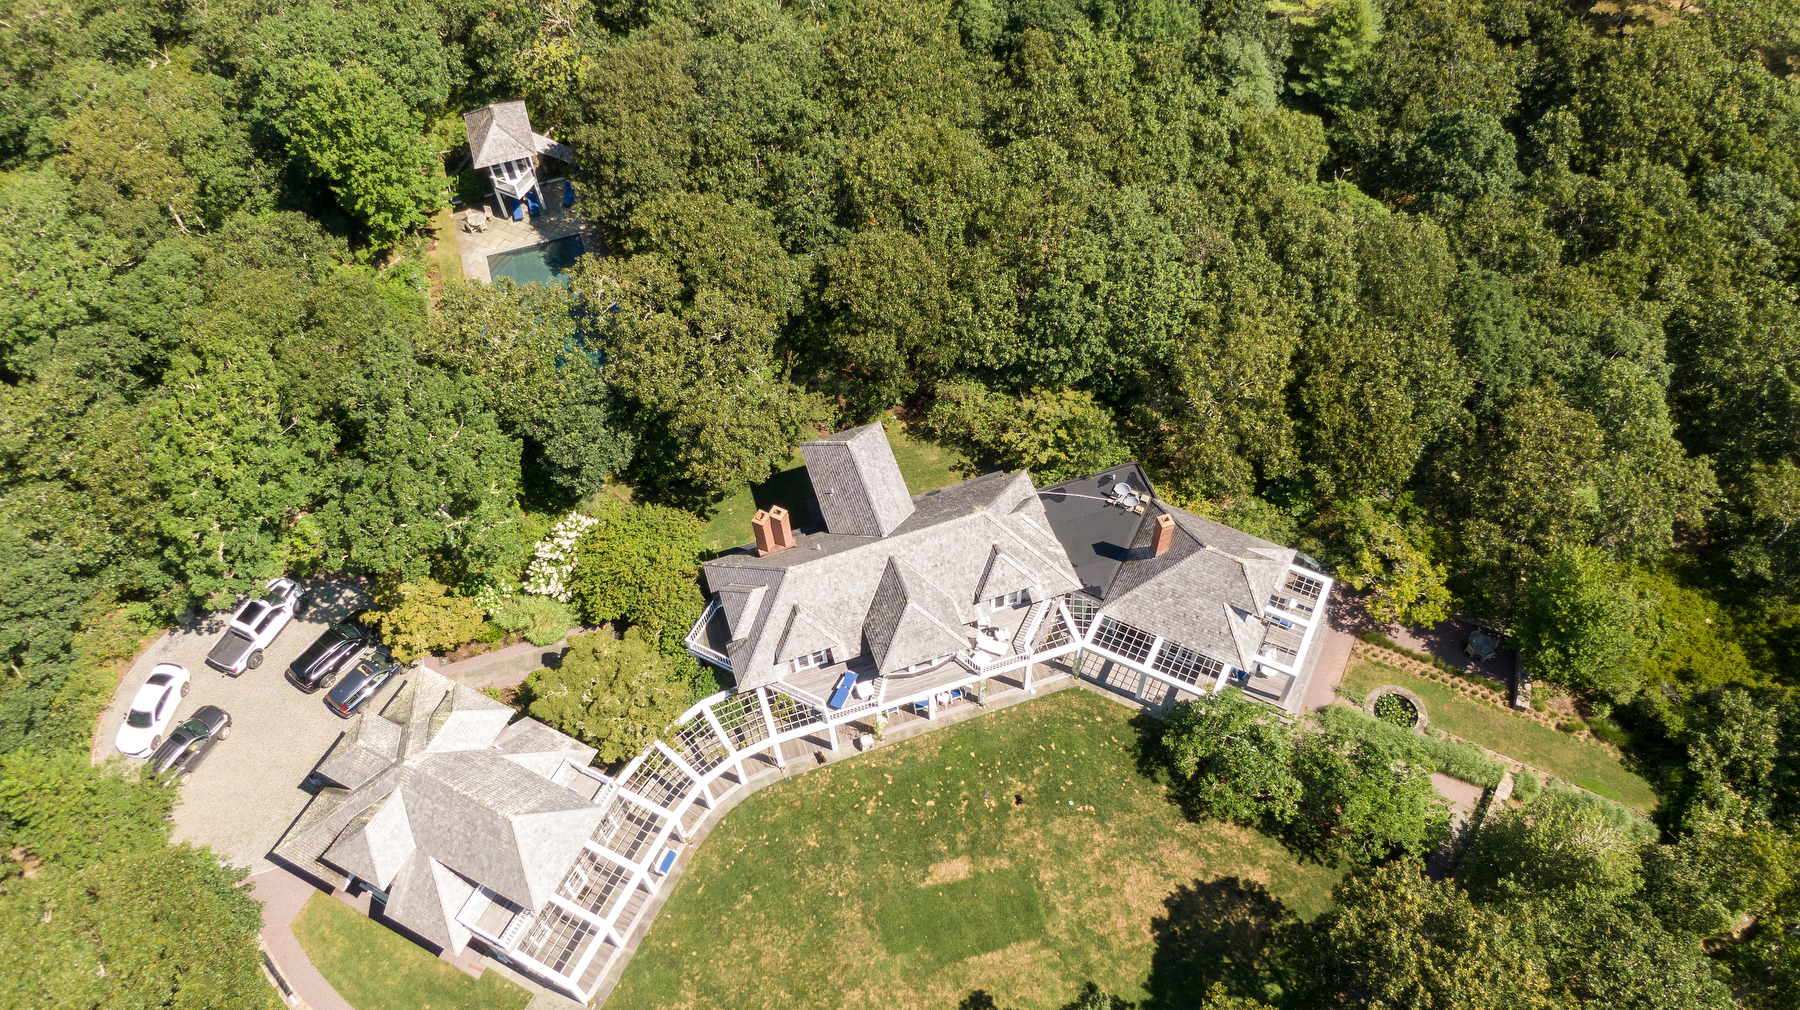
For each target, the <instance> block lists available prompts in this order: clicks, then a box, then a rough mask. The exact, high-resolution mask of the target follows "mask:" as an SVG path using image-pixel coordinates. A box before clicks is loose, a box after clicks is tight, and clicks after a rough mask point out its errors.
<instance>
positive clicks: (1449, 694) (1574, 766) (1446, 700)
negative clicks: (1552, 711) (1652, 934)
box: [1344, 659, 1656, 810]
mask: <svg viewBox="0 0 1800 1010" xmlns="http://www.w3.org/2000/svg"><path fill="white" fill-rule="evenodd" d="M1385 684H1392V685H1396V686H1400V687H1405V688H1407V689H1408V690H1410V691H1412V692H1413V693H1415V694H1417V695H1418V696H1419V697H1420V698H1422V699H1424V702H1425V705H1426V707H1427V709H1428V710H1429V711H1430V713H1431V724H1432V726H1433V727H1434V728H1436V729H1440V730H1443V731H1444V732H1446V733H1450V734H1452V735H1455V736H1458V737H1461V738H1462V739H1464V740H1467V741H1469V742H1470V743H1474V744H1479V745H1481V746H1483V747H1486V748H1487V749H1489V750H1491V751H1493V752H1495V753H1497V754H1503V755H1505V756H1507V757H1510V758H1512V759H1514V760H1516V761H1520V762H1523V763H1525V764H1527V765H1530V766H1532V767H1534V768H1538V769H1541V770H1543V771H1546V772H1549V773H1550V774H1552V775H1555V776H1557V777H1558V778H1561V779H1564V780H1566V781H1569V782H1573V783H1574V784H1576V785H1578V786H1580V787H1582V788H1583V789H1588V790H1592V791H1593V792H1595V793H1598V794H1599V795H1601V796H1605V797H1607V798H1608V799H1612V800H1616V801H1618V802H1620V803H1623V804H1625V805H1627V806H1630V807H1634V808H1636V809H1638V810H1649V809H1650V808H1651V807H1654V806H1655V805H1656V793H1655V792H1654V791H1653V790H1652V789H1651V788H1650V784H1649V783H1648V782H1645V781H1644V780H1643V779H1642V778H1640V777H1639V776H1638V775H1636V774H1634V773H1633V772H1632V771H1631V770H1630V769H1628V768H1626V767H1625V765H1624V763H1623V762H1621V761H1620V760H1619V757H1618V755H1617V754H1615V753H1614V752H1613V751H1612V750H1611V749H1610V748H1608V747H1605V746H1603V745H1601V744H1599V743H1594V742H1590V741H1587V740H1580V739H1576V738H1575V737H1573V736H1570V735H1569V734H1567V733H1563V732H1560V731H1558V730H1556V729H1554V728H1552V727H1550V726H1546V725H1543V724H1542V723H1541V722H1539V721H1538V720H1536V719H1533V718H1531V717H1529V716H1527V715H1525V714H1523V713H1519V712H1515V711H1512V710H1511V709H1509V708H1503V707H1501V706H1499V705H1496V704H1494V703H1493V702H1492V701H1491V700H1489V699H1487V698H1484V697H1472V696H1470V695H1469V694H1468V693H1467V692H1464V691H1459V690H1457V689H1456V688H1455V687H1454V686H1452V685H1450V684H1444V683H1440V682H1438V681H1435V680H1430V679H1428V678H1426V677H1422V676H1419V675H1417V674H1414V673H1409V672H1407V671H1405V670H1401V669H1399V668H1397V667H1394V666H1389V665H1387V664H1385V663H1377V662H1373V661H1371V660H1368V659H1358V660H1353V661H1352V662H1351V664H1350V669H1349V671H1348V672H1346V673H1345V674H1344V687H1345V688H1347V689H1348V690H1349V691H1351V692H1367V691H1371V690H1373V689H1375V688H1377V687H1380V686H1382V685H1385Z"/></svg>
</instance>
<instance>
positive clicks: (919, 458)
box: [700, 420, 964, 551]
mask: <svg viewBox="0 0 1800 1010" xmlns="http://www.w3.org/2000/svg"><path fill="white" fill-rule="evenodd" d="M886 425H887V436H888V445H890V446H892V447H893V450H894V462H896V463H898V464H899V465H900V475H901V476H903V477H905V478H906V489H907V490H908V491H910V492H912V493H913V494H923V493H925V492H926V491H935V490H936V489H938V488H940V487H944V486H946V485H950V484H955V483H956V482H958V481H960V480H963V479H964V477H963V471H962V470H961V466H962V463H963V460H962V457H961V456H960V455H958V454H957V453H956V452H955V451H954V450H951V449H946V448H944V447H943V446H940V445H937V444H935V443H933V442H928V441H926V440H924V439H922V438H916V437H914V436H912V435H909V434H907V432H906V428H905V426H904V425H902V424H900V423H899V422H896V421H892V420H890V421H888V422H886ZM811 497H813V489H812V482H811V481H810V480H809V479H808V478H807V475H806V464H805V462H804V461H802V460H801V458H800V453H799V452H798V451H797V450H796V451H795V453H794V454H793V456H791V457H789V459H788V461H787V462H786V463H785V464H783V465H782V468H781V469H780V470H777V471H776V472H775V474H774V475H773V476H771V477H770V478H769V479H768V480H766V481H764V482H762V483H761V484H753V485H751V486H750V487H747V488H745V489H744V490H742V491H739V492H738V493H737V494H734V495H732V496H731V497H730V498H727V499H725V500H724V501H722V502H720V503H719V505H718V507H717V508H715V509H714V510H713V514H712V517H711V518H710V519H709V520H708V521H707V523H706V529H705V530H703V531H702V532H701V534H700V543H701V546H703V547H705V548H706V549H707V550H711V551H723V550H728V549H730V548H732V547H736V546H737V545H739V544H746V543H749V542H750V539H751V533H750V520H751V519H752V518H753V517H755V515H756V511H757V510H758V509H766V508H769V507H770V506H773V505H780V506H782V507H783V508H785V509H787V510H788V511H789V512H791V513H793V516H794V525H795V526H796V527H799V526H805V525H807V524H808V523H810V522H811V521H812V520H811V519H810V518H809V517H810V515H811V512H810V511H809V510H808V509H807V507H806V500H807V499H808V498H811Z"/></svg>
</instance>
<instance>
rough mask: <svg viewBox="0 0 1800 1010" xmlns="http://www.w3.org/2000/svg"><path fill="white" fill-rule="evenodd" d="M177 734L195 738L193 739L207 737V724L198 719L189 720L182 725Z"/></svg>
mask: <svg viewBox="0 0 1800 1010" xmlns="http://www.w3.org/2000/svg"><path fill="white" fill-rule="evenodd" d="M175 732H177V733H183V734H186V735H188V736H193V737H201V736H205V735H206V724H205V723H203V722H201V721H200V720H198V719H189V720H188V721H187V722H184V723H182V724H181V726H180V727H179V728H177V729H176V730H175Z"/></svg>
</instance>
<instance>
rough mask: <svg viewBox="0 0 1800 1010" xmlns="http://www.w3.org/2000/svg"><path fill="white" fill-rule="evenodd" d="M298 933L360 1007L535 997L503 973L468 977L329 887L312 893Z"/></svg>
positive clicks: (511, 1007)
mask: <svg viewBox="0 0 1800 1010" xmlns="http://www.w3.org/2000/svg"><path fill="white" fill-rule="evenodd" d="M294 937H295V938H296V939H298V940H299V941H300V946H301V947H304V948H305V949H306V956H307V957H308V958H310V959H311V960H312V963H313V967H315V968H317V969H319V974H321V975H324V976H325V981H327V982H330V983H331V986H332V988H334V989H336V990H337V991H338V995H340V996H342V997H344V999H346V1000H349V1001H350V1005H351V1006H353V1007H356V1010H523V1008H524V1006H525V1004H527V1003H529V1002H531V994H530V993H528V992H526V991H525V990H523V989H521V988H519V987H518V986H516V985H513V984H512V983H511V982H508V981H507V980H506V979H504V978H501V977H500V975H499V974H498V973H496V972H491V971H490V972H484V973H483V974H482V976H481V978H479V979H474V978H470V977H469V976H468V975H467V974H465V973H464V972H463V971H462V970H461V969H460V968H457V967H456V966H455V965H453V964H450V963H448V962H446V961H444V960H441V959H439V958H435V957H432V956H431V955H430V954H427V953H426V952H425V950H424V949H423V948H421V947H420V946H419V945H418V944H415V943H413V942H412V941H411V940H408V939H406V938H405V937H403V936H401V935H400V934H398V933H396V932H394V931H393V930H391V929H388V928H387V927H386V926H383V925H381V924H380V923H378V922H375V921H373V920H371V919H369V918H368V917H366V916H364V915H362V914H360V913H358V912H357V911H356V909H354V908H351V907H350V906H348V905H346V904H344V903H343V902H341V901H339V900H337V899H336V898H333V897H331V896H330V895H325V894H315V895H313V896H312V897H310V898H308V899H306V907H304V908H302V909H301V910H300V914H299V915H298V916H296V917H295V918H294Z"/></svg>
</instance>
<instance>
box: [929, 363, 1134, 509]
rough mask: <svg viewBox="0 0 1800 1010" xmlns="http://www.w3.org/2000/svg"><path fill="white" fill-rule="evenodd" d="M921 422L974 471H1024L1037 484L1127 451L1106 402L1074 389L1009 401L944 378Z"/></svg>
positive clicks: (1080, 473) (1098, 466) (1108, 462)
mask: <svg viewBox="0 0 1800 1010" xmlns="http://www.w3.org/2000/svg"><path fill="white" fill-rule="evenodd" d="M925 427H926V428H927V430H929V431H930V432H932V433H933V434H934V435H935V436H936V437H938V438H940V439H942V440H944V441H947V442H949V443H951V444H953V445H955V446H957V447H958V448H960V449H962V450H963V452H964V453H965V454H967V455H968V456H969V457H970V459H971V460H972V465H973V467H974V468H975V469H976V470H978V471H982V472H986V471H988V470H991V469H996V468H998V469H1002V470H1030V471H1031V475H1032V479H1034V480H1036V481H1037V482H1038V483H1039V484H1052V483H1055V482H1057V481H1063V480H1068V479H1070V478H1072V477H1085V476H1087V475H1089V474H1092V473H1094V472H1096V471H1099V470H1102V469H1104V468H1106V467H1108V466H1112V465H1113V464H1115V463H1117V462H1119V461H1120V460H1121V459H1126V458H1129V456H1130V454H1131V453H1130V450H1129V449H1127V448H1126V447H1125V444H1124V440H1123V439H1122V438H1121V437H1120V433H1119V428H1118V425H1117V423H1116V422H1114V420H1113V418H1112V415H1111V414H1110V413H1109V412H1108V411H1107V410H1106V408H1105V407H1103V406H1101V405H1100V404H1099V403H1097V402H1095V400H1094V397H1093V395H1092V394H1090V393H1083V392H1077V391H1075V390H1072V389H1065V390H1062V391H1061V392H1038V393H1031V394H1027V395H1024V396H1020V397H1018V398H1017V399H1014V398H1013V397H1009V396H1005V395H1003V394H1000V393H995V392H993V391H991V390H989V389H988V388H987V387H985V386H982V385H980V384H979V383H970V382H961V383H945V384H942V385H940V386H938V388H937V398H936V401H935V402H934V403H933V404H932V407H931V410H930V412H929V413H928V414H927V415H926V417H925Z"/></svg>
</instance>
